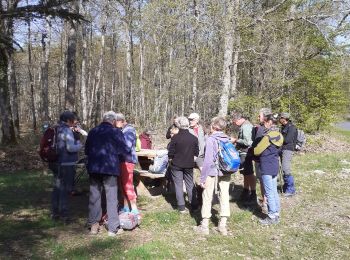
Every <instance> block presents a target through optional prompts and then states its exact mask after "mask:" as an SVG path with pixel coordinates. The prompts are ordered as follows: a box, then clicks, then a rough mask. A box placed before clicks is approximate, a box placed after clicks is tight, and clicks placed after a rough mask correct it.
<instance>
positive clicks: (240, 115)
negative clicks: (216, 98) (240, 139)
mask: <svg viewBox="0 0 350 260" xmlns="http://www.w3.org/2000/svg"><path fill="white" fill-rule="evenodd" d="M231 116H232V120H233V121H235V120H239V119H241V118H245V117H244V116H243V115H242V113H239V112H234V113H232V115H231Z"/></svg>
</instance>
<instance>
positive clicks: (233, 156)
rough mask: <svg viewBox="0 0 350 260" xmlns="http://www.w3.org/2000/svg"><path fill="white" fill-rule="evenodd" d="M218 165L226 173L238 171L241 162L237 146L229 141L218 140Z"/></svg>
mask: <svg viewBox="0 0 350 260" xmlns="http://www.w3.org/2000/svg"><path fill="white" fill-rule="evenodd" d="M217 158H218V159H217V160H216V163H217V166H218V168H219V170H220V171H222V172H223V173H224V174H231V173H235V172H237V170H238V168H239V165H240V163H241V161H240V158H239V153H238V152H237V150H236V148H235V146H234V145H233V144H232V143H231V142H229V141H227V142H223V141H218V154H217Z"/></svg>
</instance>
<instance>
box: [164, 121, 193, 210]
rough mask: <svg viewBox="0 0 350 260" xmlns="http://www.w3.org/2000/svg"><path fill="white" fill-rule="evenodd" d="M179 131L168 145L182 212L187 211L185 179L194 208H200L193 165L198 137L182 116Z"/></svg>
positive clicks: (179, 208) (190, 201)
mask: <svg viewBox="0 0 350 260" xmlns="http://www.w3.org/2000/svg"><path fill="white" fill-rule="evenodd" d="M176 126H177V127H178V128H179V133H178V134H176V135H174V136H173V137H172V138H171V142H170V144H169V146H168V156H169V159H170V160H171V176H172V179H173V181H174V184H175V193H176V200H177V206H178V210H179V212H180V213H185V212H186V209H185V199H184V193H183V192H184V191H183V181H185V185H186V191H187V195H188V201H189V203H190V204H191V208H192V210H196V209H197V208H198V202H197V192H196V190H195V189H194V182H193V167H194V166H195V162H194V158H195V157H197V156H198V152H199V149H198V139H197V138H196V137H195V136H193V135H192V134H190V133H189V130H188V128H189V122H188V119H187V118H186V117H183V116H180V117H178V118H177V120H176Z"/></svg>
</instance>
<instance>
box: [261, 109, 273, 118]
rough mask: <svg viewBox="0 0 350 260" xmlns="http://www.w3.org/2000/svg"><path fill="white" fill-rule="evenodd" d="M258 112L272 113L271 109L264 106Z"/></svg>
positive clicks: (265, 114)
mask: <svg viewBox="0 0 350 260" xmlns="http://www.w3.org/2000/svg"><path fill="white" fill-rule="evenodd" d="M260 113H262V114H263V115H264V116H268V115H272V111H271V109H270V108H266V107H264V108H262V109H260Z"/></svg>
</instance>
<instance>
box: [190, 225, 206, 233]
mask: <svg viewBox="0 0 350 260" xmlns="http://www.w3.org/2000/svg"><path fill="white" fill-rule="evenodd" d="M193 230H194V231H195V232H196V233H198V234H203V235H209V227H208V226H203V225H202V224H200V225H199V226H195V227H193Z"/></svg>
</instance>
